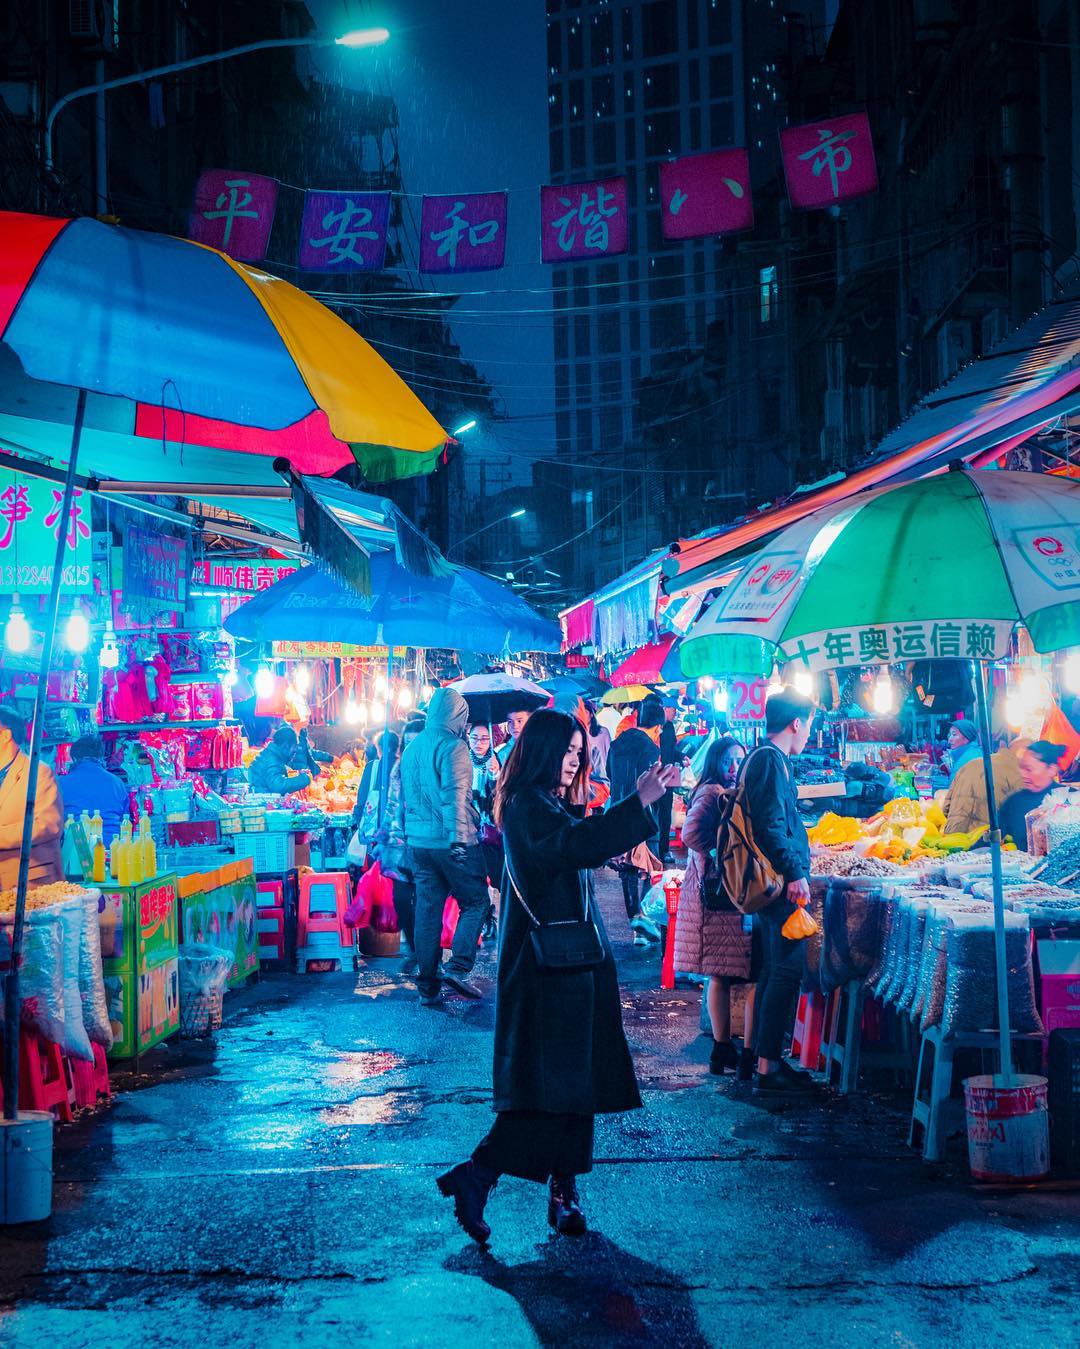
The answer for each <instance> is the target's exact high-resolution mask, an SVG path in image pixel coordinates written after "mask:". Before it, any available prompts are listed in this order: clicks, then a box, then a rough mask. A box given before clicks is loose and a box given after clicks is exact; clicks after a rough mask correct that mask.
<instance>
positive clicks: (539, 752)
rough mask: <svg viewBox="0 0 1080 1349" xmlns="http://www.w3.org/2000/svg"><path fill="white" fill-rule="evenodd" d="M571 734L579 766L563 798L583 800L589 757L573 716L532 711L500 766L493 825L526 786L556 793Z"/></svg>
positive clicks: (585, 738)
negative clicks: (577, 738) (576, 742)
mask: <svg viewBox="0 0 1080 1349" xmlns="http://www.w3.org/2000/svg"><path fill="white" fill-rule="evenodd" d="M575 732H577V734H578V735H580V736H581V763H580V765H579V767H578V771H577V773H576V775H575V777H574V781H573V783H572V784H571V786H570V788H569V789H568V791H567V792H566V796H567V797H569V798H570V800H573V801H584V800H585V799H586V796H585V786H586V779H587V777H588V774H589V754H588V750H587V745H588V738H587V737H586V734H585V728H584V727H583V726H582V724H581V722H580V721H578V720H577V718H576V717H571V716H568V715H567V713H565V712H555V711H553V710H552V709H551V708H543V709H541V711H539V712H534V713H533V714H532V716H531V717H530V718H529V720H528V721H527V722H526V723H525V729H524V730H523V731H522V732H521V734H520V735H519V736H518V738H517V741H516V742H515V744H514V748H513V749H512V750H511V751H510V757H509V758H508V759H507V761H506V763H505V764H503V769H502V772H501V773H500V774H499V785H498V787H497V788H496V789H495V823H496V824H498V825H501V824H502V821H503V816H504V814H505V813H506V808H507V806H508V805H509V804H510V802H511V801H512V800H513V799H514V797H515V796H516V795H517V794H518V792H522V791H525V790H527V789H528V788H529V787H539V788H540V789H541V791H545V792H550V791H555V790H558V788H559V778H560V777H561V776H562V761H563V758H564V757H565V755H566V751H567V750H568V749H569V748H570V741H571V740H572V739H573V737H574V733H575Z"/></svg>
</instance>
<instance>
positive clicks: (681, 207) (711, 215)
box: [660, 149, 754, 239]
mask: <svg viewBox="0 0 1080 1349" xmlns="http://www.w3.org/2000/svg"><path fill="white" fill-rule="evenodd" d="M660 201H661V204H662V206H663V216H662V221H663V230H664V238H665V239H696V238H698V237H700V236H701V235H705V234H731V233H733V232H734V231H736V230H748V229H753V226H754V202H753V198H752V197H751V195H750V157H749V155H748V154H747V153H746V151H745V150H743V149H736V150H717V151H715V152H713V153H712V154H707V155H687V156H686V157H685V158H683V159H674V160H672V161H671V162H670V163H667V164H661V165H660Z"/></svg>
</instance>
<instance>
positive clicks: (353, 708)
mask: <svg viewBox="0 0 1080 1349" xmlns="http://www.w3.org/2000/svg"><path fill="white" fill-rule="evenodd" d="M345 720H346V722H347V723H348V724H349V725H350V726H359V724H360V723H361V722H362V721H363V720H364V714H363V703H358V702H356V700H355V699H353V698H350V699H349V701H348V702H347V703H346V704H345Z"/></svg>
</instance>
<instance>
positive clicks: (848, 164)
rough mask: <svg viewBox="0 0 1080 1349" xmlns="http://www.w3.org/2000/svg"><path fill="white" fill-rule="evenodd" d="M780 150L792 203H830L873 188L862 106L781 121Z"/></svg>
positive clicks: (872, 164) (871, 151)
mask: <svg viewBox="0 0 1080 1349" xmlns="http://www.w3.org/2000/svg"><path fill="white" fill-rule="evenodd" d="M780 150H781V154H782V155H783V159H784V176H785V178H786V179H787V188H788V196H789V197H790V198H791V204H792V206H795V207H799V208H803V209H811V208H813V207H821V206H833V205H835V203H836V202H839V201H846V200H848V199H849V198H851V197H861V196H863V195H864V194H865V193H867V192H874V191H876V189H877V185H878V180H877V166H876V164H875V162H874V142H873V138H872V137H871V135H870V121H869V118H868V117H867V115H866V113H864V112H855V113H852V114H851V115H850V116H847V117H833V118H831V119H830V120H829V121H827V122H809V123H807V124H806V125H805V126H789V127H785V128H784V129H783V130H782V131H781V132H780Z"/></svg>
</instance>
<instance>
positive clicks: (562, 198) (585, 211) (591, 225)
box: [540, 178, 630, 262]
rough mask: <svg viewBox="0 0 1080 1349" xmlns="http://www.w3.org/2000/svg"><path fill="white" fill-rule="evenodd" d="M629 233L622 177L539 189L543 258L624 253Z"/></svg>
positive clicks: (546, 260) (598, 256)
mask: <svg viewBox="0 0 1080 1349" xmlns="http://www.w3.org/2000/svg"><path fill="white" fill-rule="evenodd" d="M629 233H630V232H629V217H628V214H627V205H626V179H625V178H605V179H604V180H603V181H602V182H595V183H573V184H571V185H570V186H567V187H542V188H541V189H540V255H541V257H542V258H543V260H544V262H566V261H567V260H568V259H573V258H603V257H611V256H612V255H613V254H616V253H625V252H626V250H627V247H628V246H629Z"/></svg>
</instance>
